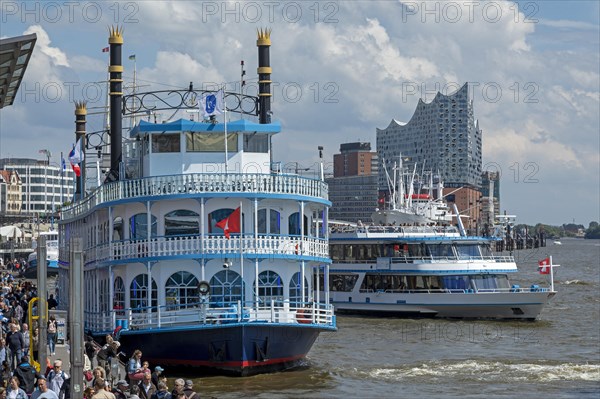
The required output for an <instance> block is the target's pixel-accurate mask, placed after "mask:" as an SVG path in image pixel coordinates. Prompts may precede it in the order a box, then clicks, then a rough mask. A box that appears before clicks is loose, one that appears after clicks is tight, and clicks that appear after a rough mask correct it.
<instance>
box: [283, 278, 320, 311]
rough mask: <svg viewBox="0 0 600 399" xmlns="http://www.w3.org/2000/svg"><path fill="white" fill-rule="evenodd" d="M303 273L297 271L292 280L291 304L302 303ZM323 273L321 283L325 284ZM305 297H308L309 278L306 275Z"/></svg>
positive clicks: (297, 304)
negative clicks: (301, 282) (301, 283)
mask: <svg viewBox="0 0 600 399" xmlns="http://www.w3.org/2000/svg"><path fill="white" fill-rule="evenodd" d="M301 278H302V273H300V272H296V273H295V274H294V275H293V276H292V279H291V280H290V304H294V305H296V306H299V305H301V304H302V287H301V286H300V281H301ZM323 281H324V280H323V275H322V274H321V284H323ZM304 298H305V299H308V280H306V276H305V277H304Z"/></svg>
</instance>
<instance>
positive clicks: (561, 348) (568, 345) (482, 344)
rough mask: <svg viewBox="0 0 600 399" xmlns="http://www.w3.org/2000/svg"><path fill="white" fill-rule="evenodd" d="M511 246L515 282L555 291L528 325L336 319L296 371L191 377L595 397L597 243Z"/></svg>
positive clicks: (224, 385)
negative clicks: (547, 270)
mask: <svg viewBox="0 0 600 399" xmlns="http://www.w3.org/2000/svg"><path fill="white" fill-rule="evenodd" d="M562 244H563V245H560V246H559V245H552V243H551V242H550V241H549V246H548V247H546V248H539V249H533V250H523V251H517V252H516V253H515V256H516V258H517V264H518V265H519V269H520V272H519V273H518V274H517V275H515V276H514V277H512V279H511V283H512V284H520V285H521V287H528V286H529V285H531V284H539V285H540V286H549V279H548V277H547V276H544V275H540V274H539V273H538V272H537V261H538V260H540V259H543V258H545V257H546V256H547V255H552V256H553V262H554V263H555V264H560V265H561V267H559V268H557V269H555V288H556V290H557V291H558V294H557V295H556V296H555V297H554V299H553V300H552V301H551V302H550V304H549V305H548V306H547V307H546V308H545V309H544V310H543V312H542V314H541V316H540V318H539V319H538V320H537V321H535V322H510V321H505V322H502V321H498V322H496V321H453V320H406V319H383V318H379V319H378V318H360V317H338V318H337V320H338V331H337V332H335V333H325V334H322V335H321V336H320V337H319V339H318V341H317V343H316V344H315V346H314V347H313V348H312V350H311V352H310V353H309V356H308V360H307V365H306V367H304V368H302V369H298V370H295V371H288V372H283V373H275V374H266V375H258V376H253V377H247V378H233V377H205V378H197V379H195V388H196V390H197V391H198V392H199V393H200V394H202V395H203V396H204V397H211V396H212V397H218V398H233V397H240V396H248V397H257V398H288V397H319V398H340V397H344V398H367V397H369V398H370V397H375V398H376V397H381V398H388V397H389V398H392V397H393V398H416V397H421V398H455V397H461V398H481V397H486V396H490V397H495V398H496V397H500V398H517V397H518V398H595V399H597V398H599V397H600V320H599V319H600V241H599V240H576V239H564V240H563V241H562Z"/></svg>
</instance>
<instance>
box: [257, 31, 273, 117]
mask: <svg viewBox="0 0 600 399" xmlns="http://www.w3.org/2000/svg"><path fill="white" fill-rule="evenodd" d="M257 33H258V39H257V40H256V46H257V47H258V71H257V72H258V98H259V100H258V101H259V122H260V123H271V96H272V94H271V83H272V82H271V60H270V55H269V53H270V47H271V29H267V28H265V29H258V30H257Z"/></svg>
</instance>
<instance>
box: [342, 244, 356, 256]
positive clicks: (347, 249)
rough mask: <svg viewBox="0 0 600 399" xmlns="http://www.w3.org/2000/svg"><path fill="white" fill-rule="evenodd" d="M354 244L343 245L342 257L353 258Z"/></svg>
mask: <svg viewBox="0 0 600 399" xmlns="http://www.w3.org/2000/svg"><path fill="white" fill-rule="evenodd" d="M354 252H355V251H354V246H353V245H344V259H345V260H352V259H353V258H354V256H353V255H354Z"/></svg>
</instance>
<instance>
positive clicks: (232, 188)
mask: <svg viewBox="0 0 600 399" xmlns="http://www.w3.org/2000/svg"><path fill="white" fill-rule="evenodd" d="M202 193H245V194H265V195H267V194H286V195H300V196H306V197H316V198H322V199H327V197H328V189H327V184H326V183H325V182H323V181H321V180H317V179H311V178H306V177H301V176H298V175H288V174H260V173H228V174H224V173H222V174H219V173H193V174H184V175H171V176H154V177H147V178H143V179H135V180H122V181H117V182H112V183H107V184H104V185H103V186H101V187H99V188H98V189H96V191H94V192H93V193H92V194H90V195H89V196H88V197H86V198H85V199H83V200H82V201H78V202H77V203H75V204H74V205H72V206H68V207H65V208H63V209H62V219H63V220H68V219H71V218H74V217H76V216H78V215H82V214H86V213H87V212H90V211H91V210H92V209H93V208H94V207H95V206H98V205H100V204H102V203H105V202H113V201H120V200H128V199H136V198H142V197H161V196H173V195H177V194H202ZM155 199H156V198H155Z"/></svg>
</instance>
